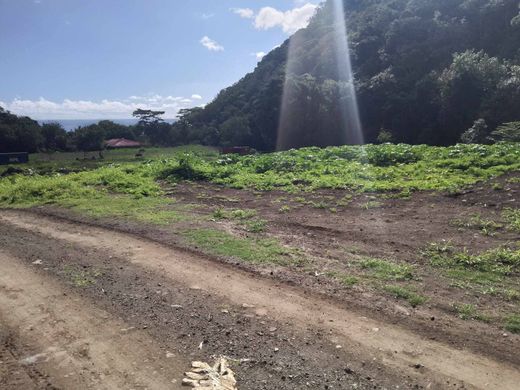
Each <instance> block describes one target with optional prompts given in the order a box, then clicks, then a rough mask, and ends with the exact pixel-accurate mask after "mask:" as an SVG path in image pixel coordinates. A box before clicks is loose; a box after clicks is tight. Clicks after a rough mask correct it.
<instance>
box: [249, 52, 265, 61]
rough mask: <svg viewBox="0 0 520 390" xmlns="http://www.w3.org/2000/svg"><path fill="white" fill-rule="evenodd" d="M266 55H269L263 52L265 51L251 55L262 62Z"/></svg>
mask: <svg viewBox="0 0 520 390" xmlns="http://www.w3.org/2000/svg"><path fill="white" fill-rule="evenodd" d="M266 54H267V53H265V52H263V51H258V52H256V53H252V54H251V55H253V56H255V57H256V59H257V60H258V61H260V60H261V59H262V58H264V57H265V55H266Z"/></svg>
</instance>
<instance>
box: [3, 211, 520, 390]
mask: <svg viewBox="0 0 520 390" xmlns="http://www.w3.org/2000/svg"><path fill="white" fill-rule="evenodd" d="M0 219H1V220H2V221H3V222H4V223H8V224H12V225H15V226H17V227H21V228H23V229H26V230H30V231H36V232H39V233H41V234H44V235H47V236H49V237H52V238H56V239H60V240H66V241H68V242H71V243H74V244H79V245H85V246H91V247H98V248H102V249H106V250H108V249H110V250H112V251H115V253H116V254H118V255H119V256H121V257H124V258H127V259H128V260H129V261H130V262H132V263H135V264H138V265H140V266H143V267H147V268H149V269H152V270H155V271H158V272H160V273H161V274H163V275H166V276H168V277H169V278H170V279H172V280H176V281H179V282H181V283H186V284H190V285H192V286H193V287H196V288H199V289H201V290H204V291H207V292H210V293H212V294H215V295H217V296H219V297H221V298H223V299H226V300H228V301H230V302H232V303H233V304H238V305H241V304H244V303H247V304H249V305H252V306H254V307H255V308H254V309H252V310H263V311H265V312H268V313H269V315H271V316H272V317H274V318H278V319H281V320H285V321H289V322H292V323H293V324H294V325H295V327H299V328H301V329H305V328H306V327H308V326H313V327H316V328H322V329H326V330H327V331H330V333H329V338H330V339H331V341H332V342H333V343H337V344H339V345H342V346H343V347H344V348H348V349H349V351H351V352H352V353H353V354H354V355H357V356H359V358H360V359H370V360H377V361H379V362H381V363H382V364H384V365H385V366H387V367H388V368H390V369H392V370H395V371H397V372H399V373H400V374H401V375H402V376H407V377H413V378H415V380H417V381H418V382H419V383H422V384H424V385H425V386H429V385H430V386H431V385H432V384H436V385H441V384H445V383H446V380H447V379H449V380H450V381H451V382H452V383H453V381H456V382H458V383H459V384H461V385H466V386H468V387H474V388H497V389H498V388H499V389H504V390H506V389H517V388H518V383H520V371H519V370H518V369H517V368H516V367H513V366H511V365H509V364H507V363H500V362H497V361H494V360H492V359H490V358H487V357H484V356H479V355H476V354H474V353H471V352H468V351H463V350H458V349H455V348H451V347H449V346H447V345H444V344H442V343H439V342H436V341H432V340H426V339H424V338H422V337H420V336H419V335H416V334H414V333H411V332H409V331H405V330H403V329H401V328H398V327H396V326H393V325H391V324H387V323H384V322H381V321H377V320H373V319H369V318H366V317H361V316H359V315H357V314H356V313H353V312H350V311H348V310H346V309H344V308H340V307H338V306H337V305H334V304H331V303H330V302H328V301H326V300H322V299H317V298H313V297H309V296H305V294H303V293H302V292H301V291H300V290H298V289H295V288H290V287H285V286H280V285H278V284H276V283H275V282H273V281H270V280H263V279H260V278H255V277H253V276H252V275H250V274H248V273H245V272H242V271H239V270H233V269H231V268H230V267H226V266H223V265H220V264H216V263H214V262H211V261H209V260H206V259H204V258H199V257H197V256H195V255H192V254H188V253H185V252H183V251H176V250H173V249H171V248H168V247H166V246H163V245H159V244H156V243H152V242H149V241H147V240H142V239H139V238H136V237H134V236H131V235H128V234H124V233H117V232H113V231H110V230H107V229H103V228H94V227H84V226H80V225H77V224H73V223H64V222H56V221H54V220H52V219H50V218H45V217H41V216H38V217H37V219H35V217H34V216H32V215H31V214H27V213H19V212H11V211H6V212H4V213H3V215H2V216H1V217H0ZM418 365H419V366H421V367H422V368H421V370H417V368H416V367H417V366H418Z"/></svg>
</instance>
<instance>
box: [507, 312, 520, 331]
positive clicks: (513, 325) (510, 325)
mask: <svg viewBox="0 0 520 390" xmlns="http://www.w3.org/2000/svg"><path fill="white" fill-rule="evenodd" d="M505 328H506V329H507V330H508V331H510V332H511V333H520V315H518V314H513V315H510V316H508V317H507V318H506V321H505Z"/></svg>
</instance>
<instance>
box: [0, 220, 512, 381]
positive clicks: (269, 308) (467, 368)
mask: <svg viewBox="0 0 520 390" xmlns="http://www.w3.org/2000/svg"><path fill="white" fill-rule="evenodd" d="M0 229H1V236H3V238H2V239H1V241H0V244H1V248H2V249H3V251H4V252H3V253H2V256H1V257H0V263H1V264H2V269H5V270H6V272H3V273H2V275H0V284H1V286H0V288H1V289H0V305H1V306H0V311H1V313H2V323H3V326H5V325H7V329H8V330H9V332H10V333H11V334H12V335H13V336H12V337H13V338H14V340H19V343H21V344H27V345H29V346H30V348H31V349H32V350H33V352H34V353H32V355H33V356H34V355H37V354H38V353H40V354H41V353H46V355H38V356H42V357H43V358H44V359H43V362H40V361H36V362H35V363H34V365H36V367H37V368H38V372H40V373H43V374H44V376H48V377H47V379H45V380H46V381H48V383H50V384H52V385H54V386H55V387H58V388H103V387H100V386H99V383H102V384H103V386H106V387H105V388H128V387H133V388H139V386H138V385H144V383H146V387H148V388H177V387H179V385H178V384H177V385H176V384H173V383H172V382H171V381H172V379H177V380H178V381H180V379H182V370H183V369H186V368H187V367H188V365H189V362H190V361H191V360H194V359H195V358H197V359H203V360H204V359H205V360H211V355H218V354H226V355H229V354H233V356H232V357H233V358H237V359H240V358H244V357H247V359H248V361H247V362H244V363H242V364H241V365H239V366H237V368H236V371H237V374H238V378H239V385H240V386H239V388H241V389H264V388H265V389H275V388H276V389H289V388H291V389H298V388H303V387H307V388H352V387H354V386H357V388H374V387H376V388H380V387H387V388H388V387H394V386H400V388H403V387H404V388H411V387H414V386H417V387H425V388H446V387H450V388H453V387H459V388H497V389H516V388H517V385H518V383H520V371H519V370H518V369H517V368H516V367H514V366H513V365H512V364H510V363H500V362H497V361H495V360H493V359H491V358H487V357H484V356H480V355H477V354H475V353H472V352H470V351H465V350H460V349H457V348H454V347H452V346H449V345H446V344H443V343H441V342H438V341H434V340H428V339H425V338H423V337H421V336H419V335H416V334H414V333H412V332H410V331H409V330H404V329H402V328H400V327H397V326H394V325H391V324H388V323H385V322H384V321H381V319H370V318H367V317H365V316H361V315H360V314H358V313H356V312H355V311H350V310H349V309H348V308H345V307H340V306H339V305H337V304H336V303H333V302H330V301H328V300H325V299H323V298H319V297H315V296H310V295H308V294H305V292H304V291H302V290H300V289H297V288H292V287H287V286H284V285H280V284H278V283H276V282H274V281H272V280H267V279H262V278H258V277H254V276H252V275H251V274H249V273H246V272H243V271H239V270H236V269H232V268H230V267H228V266H225V265H222V264H218V263H215V262H212V261H210V260H207V259H204V258H200V257H197V256H195V255H193V254H188V253H186V252H183V251H180V250H174V249H172V248H169V247H166V246H162V245H160V244H157V243H152V242H150V241H147V240H143V239H139V238H137V237H135V236H131V235H127V234H123V233H118V232H114V231H110V230H107V229H102V228H94V227H87V226H81V225H78V224H73V223H64V222H62V221H56V220H53V219H51V218H44V217H41V216H38V217H35V216H34V215H32V214H28V213H21V212H8V211H3V212H2V216H1V217H0ZM35 260H41V263H42V264H41V265H34V264H31V263H32V262H33V261H35ZM4 264H5V265H4ZM64 267H72V268H73V269H76V268H74V267H79V268H78V269H80V270H91V271H92V270H100V271H99V272H98V271H96V272H93V271H92V272H91V271H88V272H91V273H89V274H88V275H92V276H91V277H92V278H97V279H98V280H96V281H95V283H93V284H92V285H91V286H87V287H86V288H77V286H76V288H72V287H70V277H69V283H68V284H67V283H66V282H67V275H69V276H70V272H69V273H68V274H67V272H64V271H63V270H64ZM81 272H83V273H82V274H81V275H86V274H85V272H87V271H81ZM98 273H99V275H98ZM93 275H96V276H93ZM89 277H90V276H89ZM64 282H65V283H64ZM147 286H148V288H151V289H153V288H154V287H155V289H156V290H157V291H159V293H158V292H157V291H149V290H148V291H149V292H151V294H154V293H155V295H156V296H155V297H153V298H152V299H150V297H149V296H148V297H147V298H146V293H143V294H141V293H140V292H139V288H145V289H146V287H147ZM70 290H73V291H72V292H71V291H70ZM63 293H65V294H67V295H65V296H64V295H63ZM129 296H131V297H132V300H133V301H132V302H134V301H135V300H139V298H142V297H144V299H143V300H144V302H141V303H140V304H137V305H136V304H135V303H132V304H129V303H128V297H129ZM14 298H16V299H14ZM123 298H124V299H123ZM171 302H177V304H172V303H171ZM178 302H182V304H178ZM21 303H23V304H24V305H21ZM172 305H173V306H172ZM165 307H166V309H165ZM195 308H196V309H195ZM42 312H43V313H44V314H41V313H42ZM28 313H34V314H32V315H28ZM45 313H47V314H45ZM58 315H59V316H58ZM53 316H58V317H53ZM194 316H195V317H194ZM146 317H148V318H146ZM49 318H51V319H52V318H55V319H54V320H51V321H49ZM145 320H146V321H145ZM179 320H180V321H179ZM143 321H145V322H143ZM176 321H177V322H176ZM56 322H57V323H58V324H60V326H59V327H56V326H55V325H54V324H55V323H56ZM165 323H166V324H165ZM4 324H5V325H4ZM165 325H166V326H165ZM31 326H32V327H33V330H32V331H30V332H27V331H26V329H27V328H29V327H31ZM132 327H136V328H141V329H140V330H139V331H138V332H133V331H132V332H129V333H128V334H127V333H124V335H123V336H121V329H127V328H132ZM215 327H216V329H215ZM60 328H61V329H60ZM213 329H214V331H212V330H213ZM35 330H36V331H35ZM165 330H166V331H165ZM165 332H167V334H165ZM152 340H153V341H152ZM201 340H202V344H203V348H202V349H200V350H199V349H198V346H199V343H200V342H201ZM86 343H88V345H89V346H90V347H89V348H88V349H87V350H88V353H86V357H85V356H84V355H85V353H84V352H82V351H84V350H82V349H81V348H82V346H85V345H87V344H86ZM15 344H16V343H15ZM93 346H98V347H93ZM340 347H341V348H340ZM49 348H51V349H49ZM75 348H76V349H75ZM78 348H79V352H78ZM4 349H6V348H4ZM167 350H168V351H172V352H174V355H175V357H174V358H170V359H166V358H165V356H166V351H167ZM21 351H24V349H23V348H22V349H21ZM10 353H11V355H14V356H17V357H18V358H19V360H20V358H21V359H23V357H26V356H18V355H20V352H19V350H17V349H16V348H14V347H13V348H11V349H10ZM78 355H79V356H80V358H78V357H77V356H78ZM136 356H137V357H139V358H136ZM144 356H148V358H144ZM51 357H52V359H51ZM47 359H49V360H48V361H45V360H47ZM55 359H59V361H60V362H64V363H63V364H53V363H50V362H52V361H53V360H55ZM136 361H137V362H138V364H137V365H133V363H135V362H136ZM143 361H146V363H143ZM54 363H55V362H54ZM86 364H88V367H89V368H88V369H87V366H86ZM165 364H166V365H167V366H165ZM34 365H30V366H34ZM71 367H72V368H71ZM107 367H110V369H108V372H107ZM22 368H23V367H22ZM31 369H34V367H31ZM69 371H70V373H74V374H73V375H70V376H66V377H65V375H67V374H69ZM154 371H157V372H158V373H160V374H161V375H156V374H153V380H152V379H151V377H150V379H149V378H148V376H149V375H150V373H151V372H152V373H153V372H154ZM0 372H2V371H0ZM28 372H29V374H28V375H29V377H30V376H31V375H33V377H34V374H31V371H28ZM80 373H81V375H80ZM367 377H369V378H367ZM8 378H9V376H8ZM124 380H126V381H127V382H122V381H124ZM73 381H76V382H73ZM96 381H97V382H96ZM96 383H97V385H96ZM326 386H328V387H326ZM12 388H17V387H12Z"/></svg>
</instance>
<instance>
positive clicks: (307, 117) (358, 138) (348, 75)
mask: <svg viewBox="0 0 520 390" xmlns="http://www.w3.org/2000/svg"><path fill="white" fill-rule="evenodd" d="M318 12H324V13H327V14H328V15H326V16H327V20H330V22H331V26H330V29H331V31H330V35H329V36H330V37H331V40H330V43H328V44H326V45H330V49H331V50H325V53H327V54H324V53H321V54H320V55H328V56H329V57H332V58H326V59H324V60H325V61H332V62H333V65H332V74H331V76H330V77H329V78H330V79H333V80H334V81H337V82H336V83H335V82H332V83H331V82H330V80H320V79H315V78H314V77H312V76H311V75H309V74H306V73H309V72H310V69H308V68H307V67H308V64H306V63H305V62H306V60H305V58H307V61H308V62H310V63H314V64H316V63H318V62H319V60H322V59H316V58H314V59H312V58H311V59H309V58H308V57H306V55H305V53H307V52H310V51H311V50H313V49H315V48H314V47H310V44H311V43H312V42H313V41H312V39H308V38H309V35H310V34H312V31H308V30H300V31H298V32H296V33H295V34H294V35H293V36H292V37H291V39H290V40H289V47H288V53H287V61H286V69H285V82H284V87H283V94H282V101H281V108H280V118H279V122H278V133H277V143H276V147H277V150H286V149H290V148H298V147H303V146H312V145H314V146H329V145H344V144H364V138H363V131H362V126H361V120H360V116H359V109H358V103H357V97H356V90H355V85H354V73H353V71H352V63H351V59H350V50H349V42H348V36H347V26H346V22H345V13H344V6H343V1H342V0H331V1H329V2H327V3H325V5H324V6H323V8H322V9H320V10H319V11H318ZM311 23H312V22H311ZM331 51H332V53H330V52H331ZM331 89H332V91H333V92H330V91H331ZM325 94H327V96H325ZM325 111H326V112H327V114H328V118H332V120H331V119H329V120H327V121H323V115H322V114H323V112H325ZM310 133H312V134H310Z"/></svg>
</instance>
